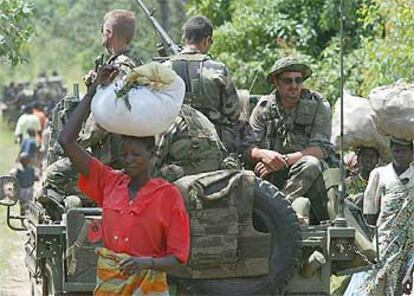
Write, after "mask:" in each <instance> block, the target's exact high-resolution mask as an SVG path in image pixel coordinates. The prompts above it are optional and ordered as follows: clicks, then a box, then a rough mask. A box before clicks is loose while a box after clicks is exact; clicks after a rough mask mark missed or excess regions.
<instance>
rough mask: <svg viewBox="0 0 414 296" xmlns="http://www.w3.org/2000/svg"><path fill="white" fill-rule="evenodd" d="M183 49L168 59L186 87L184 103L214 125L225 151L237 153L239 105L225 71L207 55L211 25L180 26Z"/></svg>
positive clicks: (199, 19)
mask: <svg viewBox="0 0 414 296" xmlns="http://www.w3.org/2000/svg"><path fill="white" fill-rule="evenodd" d="M183 40H184V48H183V50H182V51H181V52H180V54H179V55H177V56H174V57H172V58H171V65H172V68H173V69H174V71H175V72H177V74H178V75H179V76H180V77H181V78H182V79H183V80H184V82H185V84H186V95H185V98H184V103H185V104H188V105H190V106H191V107H193V108H195V109H197V110H198V111H200V112H201V113H203V114H204V115H205V116H207V118H208V119H209V120H210V121H211V122H212V123H213V124H214V125H215V127H216V130H217V133H218V135H219V137H220V139H221V140H222V141H223V143H224V146H225V147H226V149H227V150H228V151H229V152H231V153H234V152H236V150H237V138H238V123H239V116H240V102H239V97H238V95H237V92H236V88H235V87H234V85H233V82H232V80H231V77H230V74H229V71H228V69H227V67H226V66H225V65H224V64H222V63H219V62H217V61H214V60H213V59H211V57H209V56H208V55H207V52H208V50H209V49H210V46H211V45H212V44H213V25H212V24H211V22H210V21H209V20H208V19H207V18H206V17H204V16H195V17H192V18H191V19H189V20H188V21H187V22H186V23H185V24H184V26H183Z"/></svg>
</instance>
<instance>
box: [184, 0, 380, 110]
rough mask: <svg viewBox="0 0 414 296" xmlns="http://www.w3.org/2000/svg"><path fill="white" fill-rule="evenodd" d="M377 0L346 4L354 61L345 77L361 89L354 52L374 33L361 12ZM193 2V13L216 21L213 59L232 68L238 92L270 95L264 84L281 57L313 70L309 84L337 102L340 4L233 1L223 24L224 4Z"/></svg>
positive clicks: (348, 43) (348, 47) (348, 41)
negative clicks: (220, 14)
mask: <svg viewBox="0 0 414 296" xmlns="http://www.w3.org/2000/svg"><path fill="white" fill-rule="evenodd" d="M373 1H374V0H349V1H346V11H345V14H346V16H347V18H346V23H345V25H346V26H345V32H346V35H345V40H346V42H345V45H346V48H345V49H346V60H347V61H349V62H352V63H350V64H347V69H346V70H347V72H346V73H347V74H349V75H350V76H349V78H350V80H349V82H348V85H352V87H354V86H355V85H358V81H357V79H356V77H354V76H353V73H354V70H355V69H354V66H355V63H356V62H357V61H359V60H360V57H359V56H355V54H354V52H355V50H358V49H359V48H360V45H361V42H362V40H363V39H364V38H365V36H369V35H370V34H371V32H372V30H373V28H372V26H370V25H366V24H364V23H363V21H364V20H365V18H364V15H363V13H364V10H363V8H364V7H370V8H371V5H372V3H373ZM189 3H190V4H191V5H193V6H192V8H191V9H189V12H190V13H192V14H205V15H207V16H208V17H210V19H212V21H213V22H214V24H215V26H216V30H215V33H214V40H215V43H214V45H213V48H212V54H213V55H214V56H216V57H217V59H219V60H221V61H223V62H225V63H226V64H227V65H228V66H229V67H230V69H231V72H232V73H233V75H234V78H235V81H236V83H237V86H238V87H239V88H247V89H250V88H251V87H252V92H254V93H257V94H264V93H267V92H269V91H270V90H271V86H270V85H269V84H268V83H266V81H265V79H264V77H265V76H266V73H267V71H268V69H270V67H271V66H272V64H273V63H274V62H275V61H276V60H277V59H278V58H281V57H284V56H287V55H292V54H293V55H297V56H301V57H302V58H303V59H304V60H306V61H308V62H309V63H311V64H312V68H313V69H314V70H315V71H314V72H315V76H314V77H313V78H312V79H310V80H309V81H308V82H307V85H308V86H310V87H313V88H315V89H316V90H319V91H321V92H322V93H323V95H325V96H326V97H327V98H328V99H329V100H330V101H331V102H333V101H335V99H336V97H337V96H338V94H339V38H338V37H339V0H314V1H308V0H297V1H287V0H258V1H255V0H240V1H231V6H230V9H228V10H227V12H226V15H225V18H224V19H225V21H224V22H223V23H221V22H222V21H221V19H219V21H217V20H216V17H215V15H216V14H215V11H216V10H217V5H218V3H219V4H220V3H221V5H224V4H223V1H210V0H193V1H190V2H189ZM230 20H231V21H230ZM348 55H349V57H348ZM355 58H357V60H355ZM348 65H349V67H348Z"/></svg>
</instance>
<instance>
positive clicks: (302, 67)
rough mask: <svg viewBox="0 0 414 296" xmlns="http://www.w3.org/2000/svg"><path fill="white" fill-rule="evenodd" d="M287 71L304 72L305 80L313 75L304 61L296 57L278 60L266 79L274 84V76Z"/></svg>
mask: <svg viewBox="0 0 414 296" xmlns="http://www.w3.org/2000/svg"><path fill="white" fill-rule="evenodd" d="M286 71H294V72H302V74H303V78H304V80H306V79H308V78H309V77H311V75H312V69H311V68H310V67H309V66H308V65H306V64H305V63H304V62H303V61H301V60H299V59H298V58H295V57H287V58H282V59H279V60H277V61H276V62H275V63H274V64H273V67H272V68H271V70H270V72H269V74H268V75H267V77H266V80H267V81H268V82H270V83H271V82H272V77H273V75H278V74H280V73H283V72H286Z"/></svg>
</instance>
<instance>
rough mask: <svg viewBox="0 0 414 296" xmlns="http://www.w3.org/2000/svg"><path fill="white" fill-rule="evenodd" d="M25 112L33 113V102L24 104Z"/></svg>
mask: <svg viewBox="0 0 414 296" xmlns="http://www.w3.org/2000/svg"><path fill="white" fill-rule="evenodd" d="M23 112H24V113H26V114H32V113H33V106H32V105H31V104H28V105H24V106H23Z"/></svg>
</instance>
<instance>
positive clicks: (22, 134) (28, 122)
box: [14, 105, 42, 143]
mask: <svg viewBox="0 0 414 296" xmlns="http://www.w3.org/2000/svg"><path fill="white" fill-rule="evenodd" d="M29 129H33V130H34V131H35V132H36V135H37V136H39V137H40V133H41V131H42V129H41V125H40V120H39V118H38V117H37V116H36V115H34V114H33V107H32V106H30V105H28V106H24V107H23V114H22V115H20V117H19V119H18V120H17V124H16V128H15V130H14V135H15V136H16V141H17V142H18V143H21V142H22V141H23V139H25V138H28V137H29V134H28V133H27V131H28V130H29Z"/></svg>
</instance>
